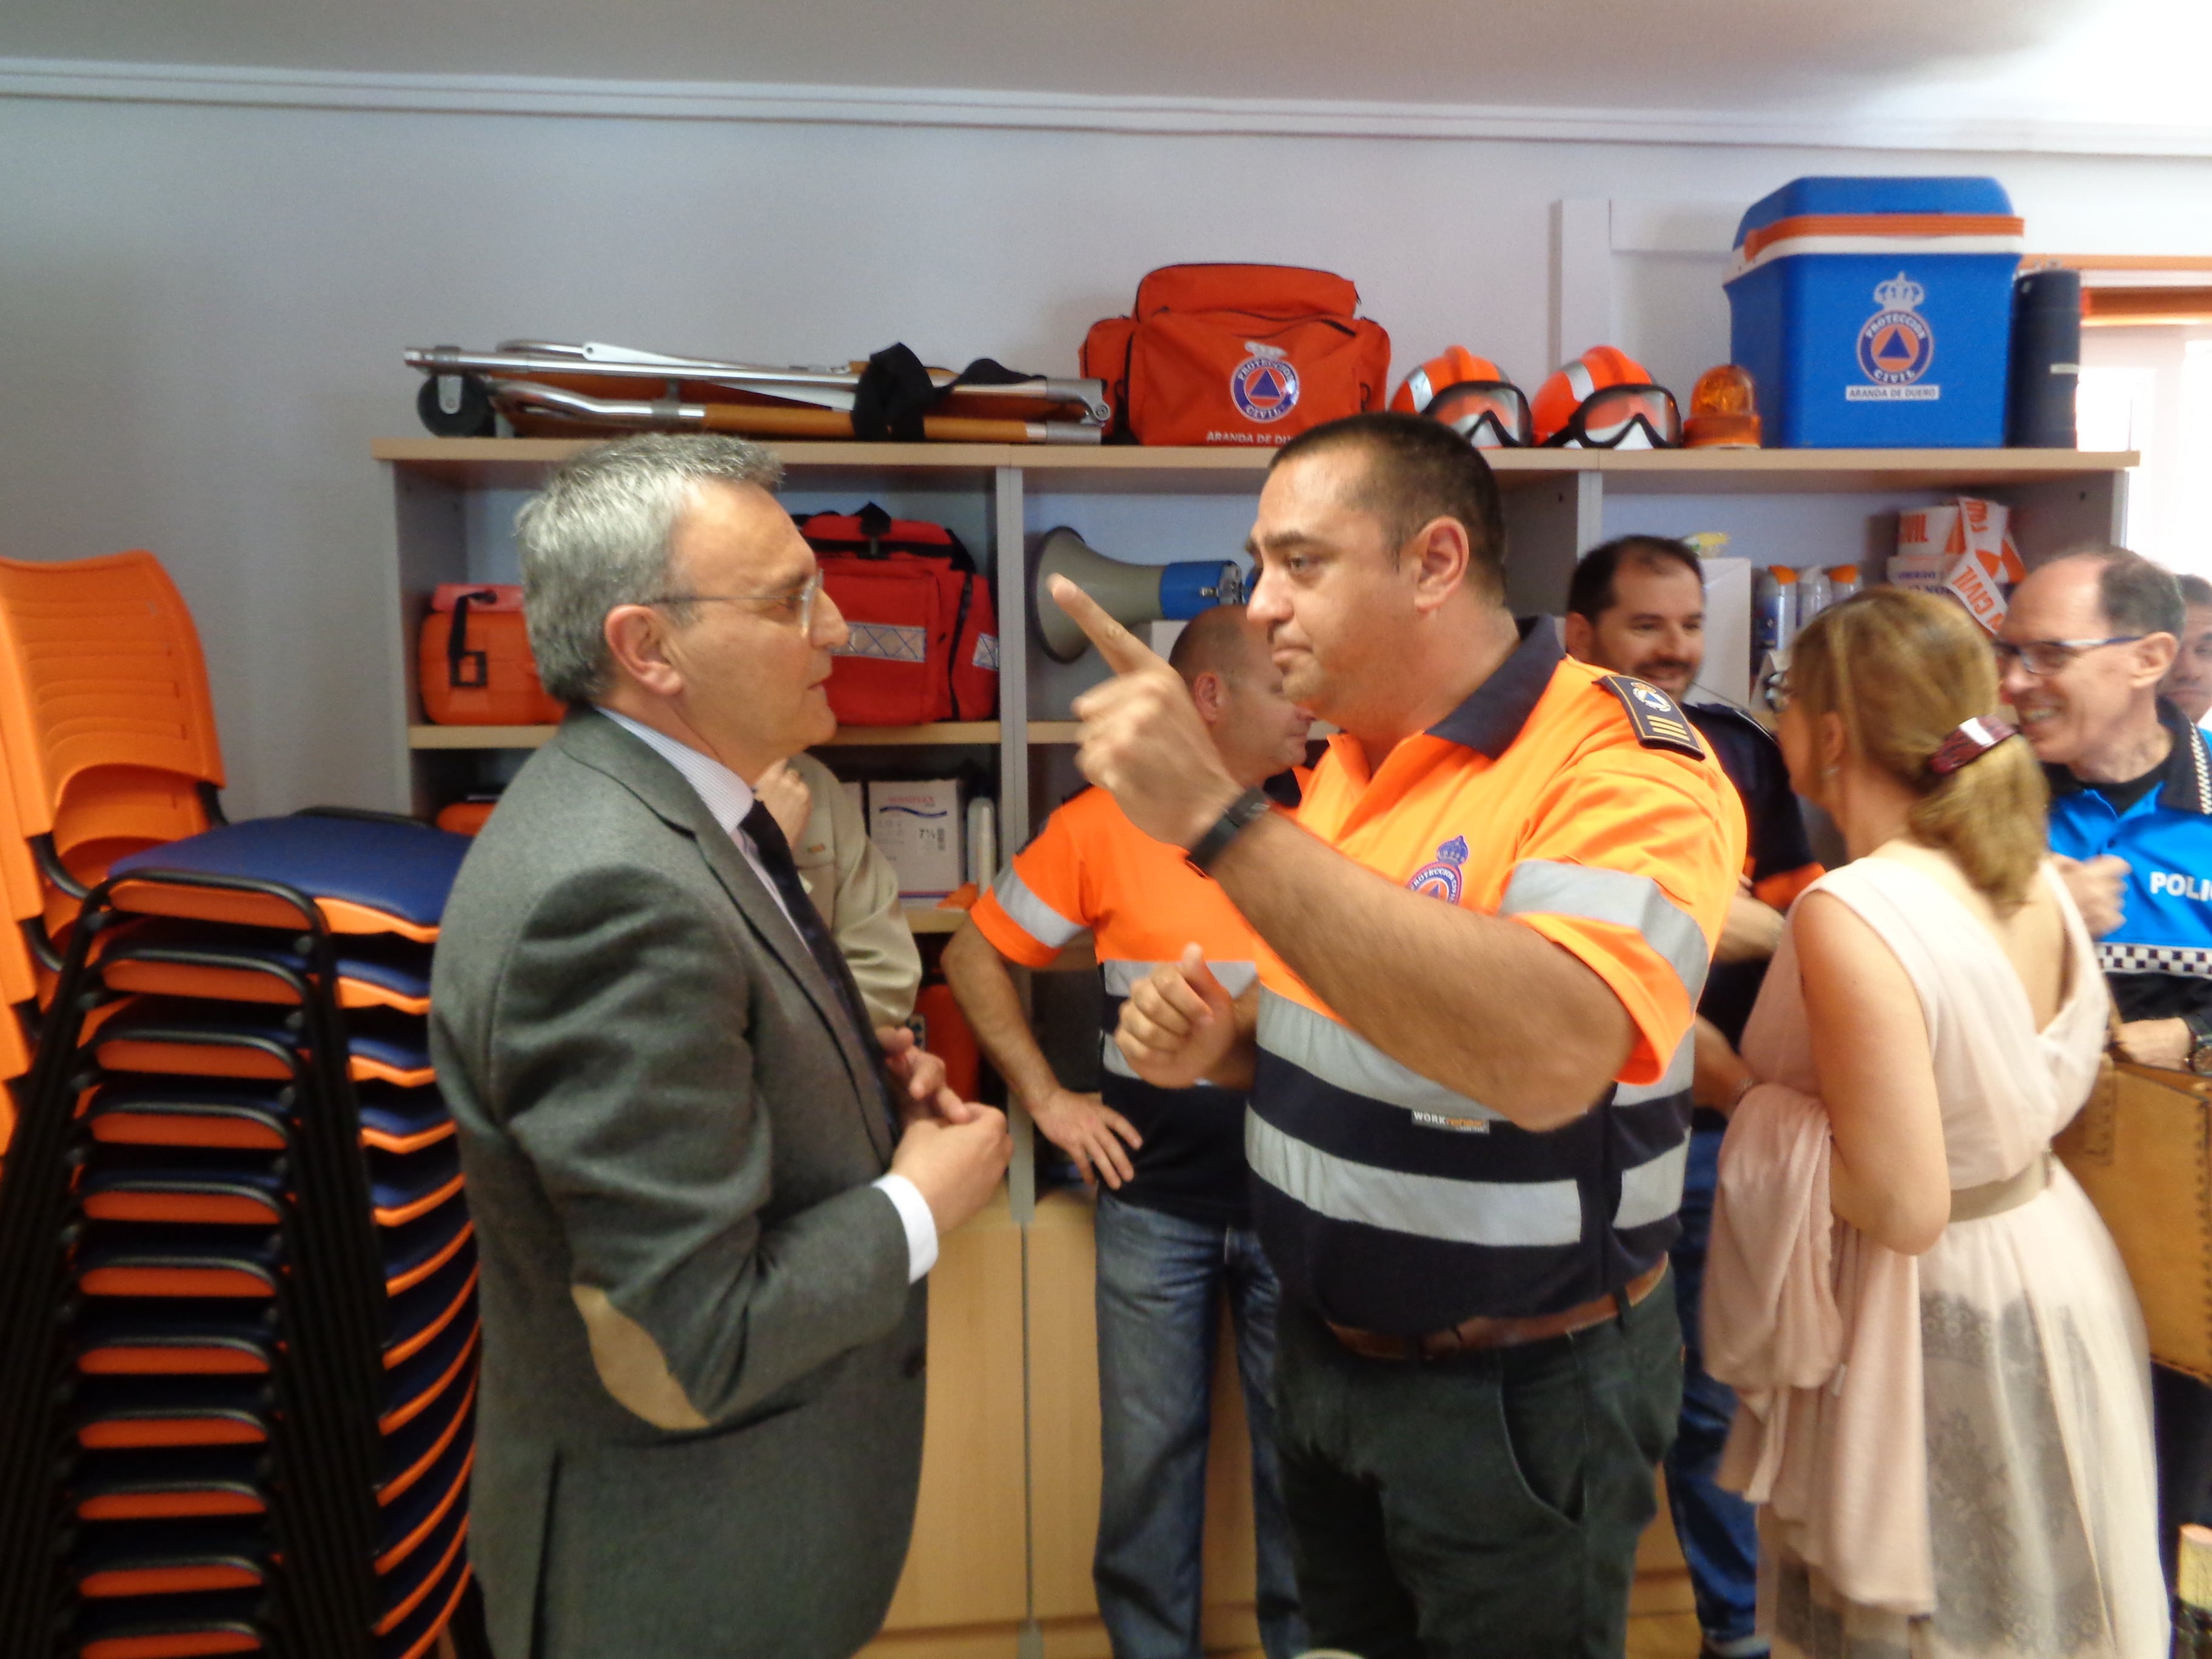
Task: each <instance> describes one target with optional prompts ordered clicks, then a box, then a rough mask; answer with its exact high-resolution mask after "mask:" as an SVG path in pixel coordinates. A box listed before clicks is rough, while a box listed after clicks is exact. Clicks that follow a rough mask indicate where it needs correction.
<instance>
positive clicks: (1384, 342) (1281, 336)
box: [1083, 264, 1390, 447]
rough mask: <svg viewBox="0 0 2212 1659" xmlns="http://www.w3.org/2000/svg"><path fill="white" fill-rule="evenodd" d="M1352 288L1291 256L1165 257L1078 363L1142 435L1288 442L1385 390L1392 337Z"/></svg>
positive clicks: (1125, 424)
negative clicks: (1364, 313) (1267, 261)
mask: <svg viewBox="0 0 2212 1659" xmlns="http://www.w3.org/2000/svg"><path fill="white" fill-rule="evenodd" d="M1358 307H1359V290H1358V289H1356V288H1354V287H1353V286H1352V284H1351V283H1349V282H1347V281H1346V279H1345V278H1343V277H1341V276H1335V275H1334V274H1332V273H1331V272H1328V271H1326V270H1305V269H1304V268H1302V267H1300V266H1297V265H1229V264H1222V265H1164V266H1162V267H1161V268H1160V269H1159V270H1155V271H1153V272H1152V274H1151V275H1150V276H1146V278H1145V280H1144V281H1143V282H1141V283H1139V284H1138V285H1137V305H1136V310H1135V312H1134V313H1133V314H1132V315H1130V316H1127V317H1109V318H1107V319H1104V320H1103V321H1102V322H1098V323H1095V324H1093V325H1091V333H1090V335H1089V337H1087V338H1085V341H1084V343H1083V373H1084V374H1086V375H1091V376H1094V377H1096V378H1097V379H1098V380H1103V381H1104V382H1105V383H1106V395H1107V398H1108V399H1109V401H1110V402H1111V403H1112V404H1113V405H1114V422H1113V427H1112V433H1113V435H1115V436H1126V437H1133V438H1134V439H1135V440H1136V441H1137V442H1139V443H1140V444H1257V445H1263V446H1268V447H1272V446H1274V445H1278V444H1284V443H1287V442H1289V441H1291V439H1292V438H1294V437H1296V436H1297V435H1298V434H1299V433H1301V432H1304V430H1305V429H1306V428H1309V427H1315V426H1319V425H1321V424H1322V422H1324V421H1333V420H1335V419H1337V418H1338V417H1339V416H1345V415H1357V414H1358V413H1359V412H1360V411H1361V410H1368V409H1380V408H1382V407H1383V403H1384V400H1385V399H1386V398H1388V397H1389V391H1390V388H1389V378H1390V337H1389V335H1388V334H1387V333H1385V332H1384V331H1383V326H1382V325H1381V324H1379V323H1373V322H1366V321H1363V320H1361V319H1359V318H1358V317H1357V316H1355V315H1354V314H1353V313H1355V312H1357V311H1358Z"/></svg>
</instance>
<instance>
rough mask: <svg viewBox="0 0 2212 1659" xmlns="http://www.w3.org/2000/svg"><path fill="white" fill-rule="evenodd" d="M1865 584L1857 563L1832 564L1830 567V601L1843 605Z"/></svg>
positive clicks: (1832, 603) (1830, 602)
mask: <svg viewBox="0 0 2212 1659" xmlns="http://www.w3.org/2000/svg"><path fill="white" fill-rule="evenodd" d="M1861 586H1863V584H1862V583H1861V582H1860V580H1859V568H1858V566H1857V565H1855V564H1832V565H1830V566H1829V567H1828V603H1829V604H1830V605H1841V604H1842V603H1843V602H1844V600H1845V599H1849V598H1850V597H1851V595H1852V594H1854V593H1856V592H1858V591H1859V589H1860V587H1861Z"/></svg>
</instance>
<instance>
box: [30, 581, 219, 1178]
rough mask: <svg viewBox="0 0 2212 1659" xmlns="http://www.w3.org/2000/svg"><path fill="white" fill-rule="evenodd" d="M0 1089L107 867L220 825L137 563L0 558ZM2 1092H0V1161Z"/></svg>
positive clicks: (199, 740)
mask: <svg viewBox="0 0 2212 1659" xmlns="http://www.w3.org/2000/svg"><path fill="white" fill-rule="evenodd" d="M0 760H4V762H5V767H4V771H5V787H0V896H4V897H5V900H6V902H7V905H8V915H9V920H11V921H14V922H15V924H16V926H15V927H7V928H0V998H4V999H5V1000H6V1001H7V1003H8V1005H9V1009H8V1012H5V1013H4V1014H0V1081H6V1082H8V1083H10V1084H12V1083H14V1082H15V1080H16V1079H21V1077H23V1076H24V1075H25V1074H26V1073H27V1072H28V1071H29V1070H30V1062H31V1045H32V1042H33V1039H34V1036H35V1033H36V1030H37V1015H38V1008H39V1007H40V1006H41V1005H43V1003H44V1002H45V1001H46V1000H47V999H49V998H50V997H51V996H52V991H53V970H54V969H56V968H58V966H59V965H60V963H59V957H58V947H59V946H60V945H62V944H64V943H65V942H66V939H67V936H68V932H69V929H70V925H71V924H72V923H73V922H74V921H76V911H77V906H78V905H79V903H80V902H82V900H83V898H84V896H85V893H86V891H87V890H88V889H89V888H90V887H92V886H94V885H95V884H98V883H99V882H100V880H102V879H103V878H105V877H106V874H107V871H108V867H109V866H111V865H112V864H113V863H114V861H115V860H117V859H118V858H122V857H125V856H126V855H128V854H131V853H137V852H142V851H143V850H144V849H146V848H149V847H154V846H157V845H159V844H160V843H161V842H171V841H178V840H181V839H182V838H183V837H185V836H192V835H197V834H198V833H199V832H200V831H201V830H203V829H206V828H207V827H208V826H209V825H210V823H217V822H220V821H221V814H220V811H218V810H217V808H216V790H218V789H220V788H221V787H222V781H223V777H222V750H221V749H220V748H219V747H218V746H217V744H216V729H215V708H214V705H213V704H212V702H210V699H209V696H208V684H207V666H206V664H205V662H204V660H203V659H202V658H201V655H200V643H199V635H198V633H197V630H196V629H194V628H193V626H192V619H191V613H190V612H189V611H186V610H185V602H184V599H183V597H182V596H181V595H180V594H179V593H178V592H177V589H176V585H175V584H174V583H173V582H172V581H171V580H169V575H168V573H167V571H165V570H163V569H162V568H161V562H160V561H159V560H157V559H155V556H153V555H152V554H151V553H147V552H143V551H139V552H131V553H117V554H114V555H112V556H107V557H105V558H96V559H82V560H76V561H74V562H68V563H59V564H33V563H27V562H20V561H17V560H12V559H0ZM11 1094H12V1091H0V1151H4V1149H5V1147H6V1146H7V1143H8V1138H9V1122H10V1120H11V1119H12V1117H13V1115H14V1114H13V1111H12V1109H11V1108H12V1105H13V1102H12V1098H11Z"/></svg>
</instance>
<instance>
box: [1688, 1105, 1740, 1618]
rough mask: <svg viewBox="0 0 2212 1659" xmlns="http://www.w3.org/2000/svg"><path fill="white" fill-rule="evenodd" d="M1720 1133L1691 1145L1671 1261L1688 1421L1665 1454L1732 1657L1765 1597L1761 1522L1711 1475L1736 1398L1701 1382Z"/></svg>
mask: <svg viewBox="0 0 2212 1659" xmlns="http://www.w3.org/2000/svg"><path fill="white" fill-rule="evenodd" d="M1722 1133H1723V1131H1721V1130H1718V1129H1700V1130H1699V1131H1698V1132H1697V1133H1694V1134H1692V1136H1691V1137H1690V1164H1689V1170H1688V1173H1687V1176H1686V1178H1685V1180H1684V1181H1683V1183H1682V1236H1681V1237H1680V1238H1679V1239H1677V1240H1676V1241H1675V1243H1674V1249H1672V1250H1671V1251H1669V1252H1668V1259H1669V1261H1670V1263H1671V1265H1672V1267H1673V1269H1674V1273H1673V1277H1674V1309H1675V1311H1676V1312H1677V1313H1678V1314H1679V1315H1680V1316H1681V1321H1682V1417H1681V1421H1680V1425H1678V1426H1677V1428H1676V1430H1675V1433H1674V1445H1673V1446H1672V1447H1670V1448H1669V1449H1668V1453H1667V1504H1668V1508H1669V1509H1670V1510H1673V1511H1674V1536H1675V1539H1676V1540H1677V1541H1679V1542H1680V1544H1681V1546H1682V1559H1684V1560H1685V1561H1686V1562H1687V1563H1688V1564H1689V1568H1690V1589H1691V1591H1692V1594H1694V1595H1696V1597H1697V1601H1698V1623H1699V1625H1700V1626H1702V1627H1703V1628H1704V1630H1705V1637H1706V1639H1707V1640H1708V1641H1710V1642H1711V1643H1712V1644H1713V1645H1715V1646H1716V1647H1722V1646H1725V1647H1726V1648H1727V1649H1728V1650H1729V1651H1730V1652H1737V1651H1741V1650H1743V1649H1744V1648H1747V1647H1749V1646H1750V1645H1751V1644H1752V1643H1753V1613H1756V1612H1757V1610H1758V1609H1757V1603H1758V1599H1759V1520H1758V1516H1757V1513H1756V1511H1754V1510H1753V1508H1752V1506H1751V1505H1750V1504H1747V1503H1745V1502H1744V1501H1743V1499H1742V1498H1741V1497H1739V1496H1737V1494H1735V1492H1730V1491H1729V1490H1728V1489H1727V1488H1726V1487H1724V1486H1722V1485H1721V1484H1720V1482H1719V1481H1718V1480H1716V1479H1715V1478H1714V1477H1715V1476H1716V1474H1717V1473H1718V1471H1719V1469H1720V1466H1721V1452H1722V1450H1723V1449H1724V1448H1725V1447H1726V1446H1727V1445H1728V1437H1729V1425H1730V1424H1731V1423H1733V1422H1734V1421H1735V1391H1734V1390H1733V1389H1730V1388H1729V1385H1728V1384H1727V1383H1717V1382H1715V1381H1714V1380H1713V1379H1712V1378H1711V1376H1707V1375H1706V1374H1705V1345H1704V1342H1703V1340H1701V1333H1700V1332H1699V1328H1698V1314H1699V1302H1700V1301H1701V1299H1702V1297H1703V1294H1704V1290H1705V1247H1706V1244H1707V1243H1708V1242H1709V1241H1710V1239H1711V1237H1712V1228H1713V1188H1714V1186H1715V1184H1716V1183H1717V1179H1718V1176H1719V1171H1720V1151H1721V1135H1722Z"/></svg>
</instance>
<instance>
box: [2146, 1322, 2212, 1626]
mask: <svg viewBox="0 0 2212 1659" xmlns="http://www.w3.org/2000/svg"><path fill="white" fill-rule="evenodd" d="M2150 1401H2151V1417H2152V1421H2153V1423H2154V1425H2155V1426H2156V1428H2157V1431H2158V1547H2159V1553H2160V1556H2161V1557H2162V1558H2163V1559H2164V1560H2165V1563H2166V1583H2167V1584H2169V1585H2171V1584H2172V1583H2173V1556H2174V1548H2175V1545H2176V1542H2177V1540H2178V1535H2179V1532H2180V1529H2181V1528H2183V1527H2185V1526H2187V1525H2189V1524H2191V1522H2203V1521H2206V1520H2208V1519H2212V1389H2208V1388H2206V1387H2205V1386H2204V1385H2203V1383H2199V1382H2198V1381H2197V1379H2196V1378H2195V1377H2193V1376H2183V1375H2182V1374H2181V1373H2180V1372H2179V1371H2170V1370H2166V1367H2165V1366H2163V1365H2154V1366H2152V1367H2151V1368H2150Z"/></svg>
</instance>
